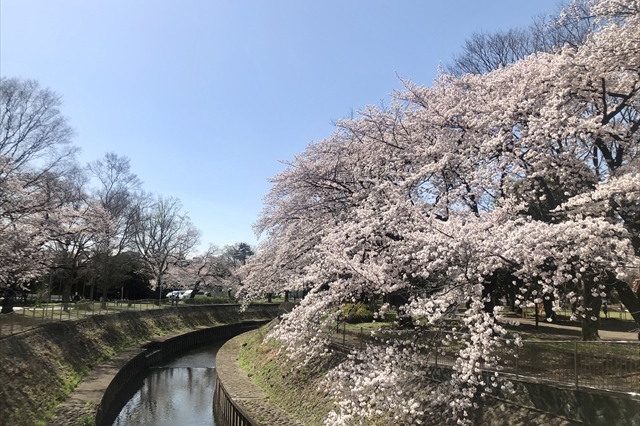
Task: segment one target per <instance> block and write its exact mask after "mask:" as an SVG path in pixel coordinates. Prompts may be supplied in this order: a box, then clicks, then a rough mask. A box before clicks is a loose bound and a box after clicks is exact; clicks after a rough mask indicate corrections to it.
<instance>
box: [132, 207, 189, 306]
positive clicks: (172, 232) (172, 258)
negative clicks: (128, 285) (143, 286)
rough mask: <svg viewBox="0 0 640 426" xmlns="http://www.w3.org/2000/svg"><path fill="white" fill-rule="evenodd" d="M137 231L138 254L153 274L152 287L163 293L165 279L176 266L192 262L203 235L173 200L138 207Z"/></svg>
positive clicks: (135, 226)
mask: <svg viewBox="0 0 640 426" xmlns="http://www.w3.org/2000/svg"><path fill="white" fill-rule="evenodd" d="M134 229H135V233H134V236H135V239H134V241H135V245H136V247H137V249H138V253H140V257H141V259H142V260H143V261H144V263H145V264H146V266H147V268H148V270H149V271H150V273H151V275H152V279H153V282H152V285H153V286H154V287H156V288H158V291H159V292H160V294H162V285H163V279H164V276H165V275H166V274H167V271H168V270H169V269H170V268H171V267H172V265H175V264H176V263H177V262H180V261H184V260H186V259H188V257H189V255H190V254H191V252H192V250H193V249H194V248H195V246H196V245H197V244H198V239H199V232H198V230H197V229H196V228H195V227H194V226H193V224H192V223H191V220H190V219H189V216H188V215H187V214H186V213H185V212H183V211H182V204H181V203H180V200H178V199H177V198H173V197H167V198H164V197H158V198H157V200H156V201H155V202H153V203H151V204H149V205H140V206H138V210H137V212H136V219H135V222H134Z"/></svg>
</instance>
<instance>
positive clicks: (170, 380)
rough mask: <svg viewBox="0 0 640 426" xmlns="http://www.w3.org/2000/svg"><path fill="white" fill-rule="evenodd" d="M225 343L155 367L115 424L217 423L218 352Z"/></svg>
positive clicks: (210, 425) (199, 425)
mask: <svg viewBox="0 0 640 426" xmlns="http://www.w3.org/2000/svg"><path fill="white" fill-rule="evenodd" d="M221 345H222V343H217V344H215V345H210V346H204V347H202V348H198V349H195V350H192V351H190V352H186V353H185V354H183V355H181V356H179V357H178V358H176V359H174V360H173V361H171V362H169V363H166V364H164V365H161V366H158V367H154V368H151V369H150V370H149V371H148V373H147V374H146V375H145V376H144V378H143V379H141V380H137V381H135V386H137V391H135V390H132V391H135V394H134V395H133V397H132V398H131V399H130V400H129V402H127V403H126V404H125V406H124V407H123V408H122V410H121V411H120V414H119V415H118V417H117V418H116V419H115V421H114V422H113V424H112V426H143V425H144V426H175V425H184V426H187V425H189V426H214V425H215V424H216V423H215V421H214V419H213V391H214V388H215V386H214V380H215V374H214V367H215V365H216V353H218V348H219V347H220V346H221Z"/></svg>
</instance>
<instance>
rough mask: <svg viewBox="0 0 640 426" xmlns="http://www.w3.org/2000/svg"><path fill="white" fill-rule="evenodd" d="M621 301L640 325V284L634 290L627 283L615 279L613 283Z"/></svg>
mask: <svg viewBox="0 0 640 426" xmlns="http://www.w3.org/2000/svg"><path fill="white" fill-rule="evenodd" d="M613 285H614V287H615V289H616V291H617V292H618V296H620V302H622V304H623V305H624V306H625V308H627V309H628V310H629V313H631V316H632V317H633V319H634V321H635V322H636V324H638V325H639V326H640V286H638V288H637V289H636V291H634V289H632V288H631V287H629V285H628V284H627V283H625V282H624V281H620V280H615V281H614V283H613Z"/></svg>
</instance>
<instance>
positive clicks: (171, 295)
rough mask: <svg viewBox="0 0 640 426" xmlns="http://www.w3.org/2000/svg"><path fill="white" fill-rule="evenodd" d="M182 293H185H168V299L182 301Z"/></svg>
mask: <svg viewBox="0 0 640 426" xmlns="http://www.w3.org/2000/svg"><path fill="white" fill-rule="evenodd" d="M182 293H184V291H182V290H175V291H170V292H169V293H167V299H182Z"/></svg>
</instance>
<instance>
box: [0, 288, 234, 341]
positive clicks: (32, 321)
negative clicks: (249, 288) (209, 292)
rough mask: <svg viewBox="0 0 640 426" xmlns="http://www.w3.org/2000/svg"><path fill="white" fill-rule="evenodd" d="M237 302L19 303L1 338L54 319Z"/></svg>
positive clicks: (2, 319) (6, 317) (3, 322)
mask: <svg viewBox="0 0 640 426" xmlns="http://www.w3.org/2000/svg"><path fill="white" fill-rule="evenodd" d="M231 302H234V301H232V300H230V299H218V298H195V299H185V300H181V301H176V300H171V299H162V302H161V303H159V300H158V299H144V300H119V301H109V302H99V301H90V300H81V301H79V302H75V303H74V302H70V303H67V304H66V305H65V304H63V303H43V304H41V305H40V306H37V305H36V306H17V307H14V312H11V313H9V314H0V339H2V338H4V337H8V336H10V335H12V334H16V333H21V332H23V331H27V330H30V329H32V328H36V327H39V326H41V325H43V324H46V323H50V322H55V321H70V320H77V319H80V318H85V317H90V316H93V315H105V314H116V313H119V312H127V311H146V310H153V309H171V308H175V307H176V306H193V305H213V304H220V303H231Z"/></svg>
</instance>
